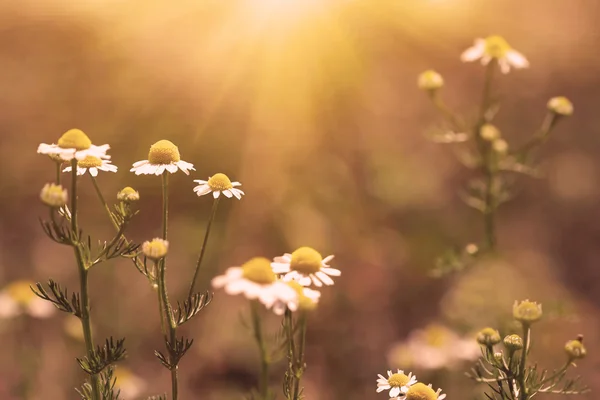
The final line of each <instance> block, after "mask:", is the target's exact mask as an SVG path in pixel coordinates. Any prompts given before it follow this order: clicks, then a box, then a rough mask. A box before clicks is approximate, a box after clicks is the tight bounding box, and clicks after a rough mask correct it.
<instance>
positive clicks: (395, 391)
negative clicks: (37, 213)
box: [390, 386, 400, 397]
mask: <svg viewBox="0 0 600 400" xmlns="http://www.w3.org/2000/svg"><path fill="white" fill-rule="evenodd" d="M399 394H400V388H399V387H398V386H395V387H393V388H392V389H391V390H390V397H397V396H398V395H399Z"/></svg>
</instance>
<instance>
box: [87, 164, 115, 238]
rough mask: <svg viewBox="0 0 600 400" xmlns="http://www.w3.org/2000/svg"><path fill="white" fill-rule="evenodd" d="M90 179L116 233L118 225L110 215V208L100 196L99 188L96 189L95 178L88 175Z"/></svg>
mask: <svg viewBox="0 0 600 400" xmlns="http://www.w3.org/2000/svg"><path fill="white" fill-rule="evenodd" d="M90 178H91V179H92V184H93V185H94V189H95V190H96V194H97V195H98V199H100V202H101V203H102V206H103V207H104V210H106V213H107V214H108V217H109V218H110V222H112V224H113V226H114V227H115V229H116V230H117V231H118V230H119V224H118V223H117V221H115V219H114V217H113V215H112V213H111V212H110V207H109V206H108V203H107V202H106V200H105V199H104V196H103V195H102V191H100V188H99V187H98V182H96V178H94V177H93V176H92V175H91V174H90ZM119 236H120V235H119Z"/></svg>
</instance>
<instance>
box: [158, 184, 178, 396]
mask: <svg viewBox="0 0 600 400" xmlns="http://www.w3.org/2000/svg"><path fill="white" fill-rule="evenodd" d="M162 195H163V215H162V236H163V240H167V233H168V229H167V226H168V220H169V175H168V173H167V172H164V173H163V174H162ZM158 268H159V271H158V292H159V302H162V308H163V309H164V313H165V314H164V317H166V319H167V320H168V321H167V322H168V331H169V338H168V339H169V340H168V342H169V343H170V344H171V346H174V345H175V341H176V337H177V325H176V323H175V317H174V315H173V309H172V308H171V303H170V302H169V294H168V291H167V277H166V271H167V259H166V258H163V259H162V260H160V261H159V262H158ZM159 304H160V303H159ZM161 314H162V310H161ZM164 317H163V318H164ZM163 325H166V324H164V320H163ZM166 339H167V338H166V335H165V340H166ZM170 361H172V360H170ZM177 369H178V366H177V365H175V366H173V367H172V368H171V391H172V395H171V398H172V400H177V398H178V391H179V390H178V386H179V384H178V376H177Z"/></svg>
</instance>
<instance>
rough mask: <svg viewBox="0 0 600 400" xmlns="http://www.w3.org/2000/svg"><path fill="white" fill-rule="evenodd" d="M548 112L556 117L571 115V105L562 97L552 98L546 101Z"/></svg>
mask: <svg viewBox="0 0 600 400" xmlns="http://www.w3.org/2000/svg"><path fill="white" fill-rule="evenodd" d="M547 106H548V110H550V111H551V112H553V113H554V114H557V115H562V116H565V117H566V116H570V115H573V103H571V101H570V100H569V99H567V98H566V97H564V96H558V97H553V98H551V99H550V100H548V105H547Z"/></svg>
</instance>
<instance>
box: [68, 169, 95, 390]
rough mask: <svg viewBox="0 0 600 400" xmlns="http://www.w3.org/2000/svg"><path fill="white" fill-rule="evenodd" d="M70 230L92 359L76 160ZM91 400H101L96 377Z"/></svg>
mask: <svg viewBox="0 0 600 400" xmlns="http://www.w3.org/2000/svg"><path fill="white" fill-rule="evenodd" d="M71 230H72V232H73V235H74V237H75V243H73V249H74V251H75V259H76V260H77V267H78V269H79V286H80V290H81V293H80V294H81V326H82V328H83V338H84V341H85V348H86V351H87V355H88V357H89V358H90V359H92V358H93V353H94V341H93V339H92V324H91V321H90V299H89V293H88V270H87V268H86V265H85V262H84V260H83V254H82V253H81V247H80V240H81V238H80V237H79V224H78V218H77V159H75V158H74V159H73V160H71ZM91 380H92V400H101V397H100V381H99V379H98V375H92V376H91Z"/></svg>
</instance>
